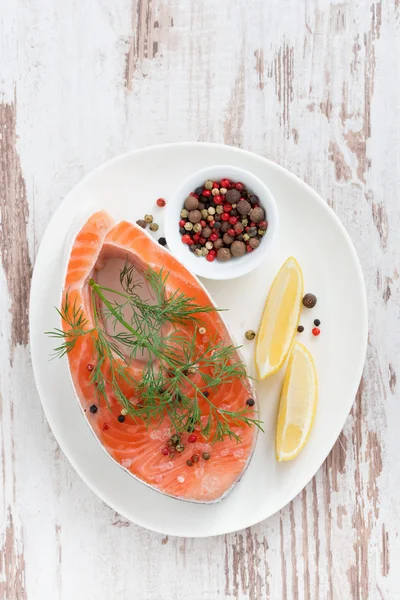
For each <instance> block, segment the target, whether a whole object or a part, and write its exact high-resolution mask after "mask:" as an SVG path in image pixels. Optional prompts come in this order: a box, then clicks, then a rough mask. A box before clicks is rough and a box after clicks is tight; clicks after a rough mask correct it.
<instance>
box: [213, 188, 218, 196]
mask: <svg viewBox="0 0 400 600" xmlns="http://www.w3.org/2000/svg"><path fill="white" fill-rule="evenodd" d="M211 194H212V195H213V196H218V195H219V189H218V188H214V189H212V190H211Z"/></svg>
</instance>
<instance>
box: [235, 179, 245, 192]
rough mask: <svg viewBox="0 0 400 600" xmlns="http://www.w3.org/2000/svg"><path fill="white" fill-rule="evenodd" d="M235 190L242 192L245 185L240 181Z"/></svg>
mask: <svg viewBox="0 0 400 600" xmlns="http://www.w3.org/2000/svg"><path fill="white" fill-rule="evenodd" d="M235 188H236V189H237V190H239V192H241V191H242V190H244V185H243V183H241V182H240V181H238V182H237V184H236V185H235Z"/></svg>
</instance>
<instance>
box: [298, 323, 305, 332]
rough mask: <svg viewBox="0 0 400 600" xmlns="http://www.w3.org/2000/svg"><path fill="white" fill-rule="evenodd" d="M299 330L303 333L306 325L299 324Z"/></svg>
mask: <svg viewBox="0 0 400 600" xmlns="http://www.w3.org/2000/svg"><path fill="white" fill-rule="evenodd" d="M297 331H298V332H299V333H303V331H304V327H303V325H299V326H298V328H297Z"/></svg>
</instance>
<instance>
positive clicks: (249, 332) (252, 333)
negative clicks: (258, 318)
mask: <svg viewBox="0 0 400 600" xmlns="http://www.w3.org/2000/svg"><path fill="white" fill-rule="evenodd" d="M244 335H245V338H246V340H254V338H255V337H256V332H255V331H253V330H252V329H248V330H247V331H246V333H245V334H244Z"/></svg>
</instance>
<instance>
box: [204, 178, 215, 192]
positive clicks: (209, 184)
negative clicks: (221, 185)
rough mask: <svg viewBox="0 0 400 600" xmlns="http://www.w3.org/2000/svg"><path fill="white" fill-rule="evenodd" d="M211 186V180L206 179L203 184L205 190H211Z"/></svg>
mask: <svg viewBox="0 0 400 600" xmlns="http://www.w3.org/2000/svg"><path fill="white" fill-rule="evenodd" d="M212 186H213V182H212V181H211V179H207V181H206V182H205V184H204V187H205V188H206V190H212Z"/></svg>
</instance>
